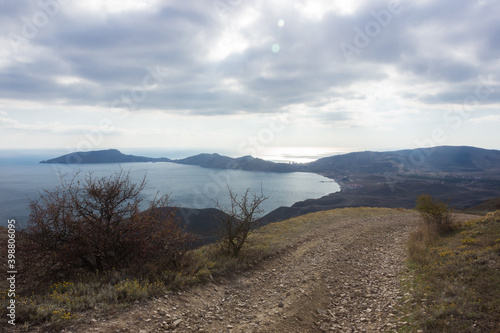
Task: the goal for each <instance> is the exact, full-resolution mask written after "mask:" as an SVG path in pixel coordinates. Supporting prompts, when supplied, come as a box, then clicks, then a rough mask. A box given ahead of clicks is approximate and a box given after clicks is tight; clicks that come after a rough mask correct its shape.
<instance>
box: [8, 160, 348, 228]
mask: <svg viewBox="0 0 500 333" xmlns="http://www.w3.org/2000/svg"><path fill="white" fill-rule="evenodd" d="M54 156H57V154H56V155H54V154H49V155H48V156H47V154H35V153H33V154H31V155H19V154H14V153H11V154H10V155H9V154H6V153H5V152H4V153H3V154H2V153H0V218H1V221H0V225H4V226H5V225H6V224H7V220H8V219H12V218H15V219H16V220H17V221H18V223H20V224H21V225H23V224H24V223H25V222H26V221H27V219H28V217H29V203H30V201H31V200H33V199H36V198H38V197H39V194H40V193H41V192H42V191H43V189H52V188H54V187H55V186H57V185H59V184H60V174H64V175H66V176H65V179H67V180H70V179H71V178H72V177H73V175H74V174H75V173H76V172H78V171H79V172H81V174H83V175H88V173H89V172H92V173H93V174H94V175H95V176H109V175H111V174H113V173H115V172H117V171H119V170H120V168H121V169H123V170H126V171H129V170H130V174H131V177H132V178H133V179H134V180H136V181H140V180H141V179H142V177H144V176H146V178H147V181H148V186H147V188H146V189H145V190H144V191H143V196H144V198H145V199H146V200H148V199H152V198H153V197H154V196H155V194H156V193H158V192H159V193H160V194H169V195H170V197H171V199H172V200H173V202H174V204H175V205H176V206H182V207H189V208H208V207H214V206H215V203H214V201H219V202H220V203H221V204H222V205H227V204H228V203H229V201H228V199H227V189H226V183H227V184H228V185H229V186H230V187H231V188H232V189H233V190H235V191H236V192H237V193H242V192H244V191H245V189H247V188H250V189H251V192H255V193H259V194H260V192H261V190H262V192H263V193H264V195H266V196H268V197H269V199H268V200H266V201H265V202H264V203H263V204H262V208H263V209H264V214H265V213H269V212H271V211H272V210H274V209H276V208H278V207H281V206H291V205H292V204H294V203H295V202H297V201H301V200H305V199H313V198H319V197H322V196H324V195H327V194H329V193H333V192H337V191H339V186H338V185H337V184H336V183H334V182H332V181H331V180H330V179H328V178H325V177H322V176H320V175H316V174H312V173H302V172H296V173H287V174H281V173H270V172H252V171H241V170H219V169H206V168H201V167H197V166H187V165H180V164H174V163H125V164H122V165H118V164H92V165H56V164H38V162H39V161H40V160H43V159H47V158H52V157H54Z"/></svg>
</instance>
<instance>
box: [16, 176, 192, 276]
mask: <svg viewBox="0 0 500 333" xmlns="http://www.w3.org/2000/svg"><path fill="white" fill-rule="evenodd" d="M145 186H146V178H145V177H144V178H143V180H142V181H141V182H140V183H138V184H136V183H133V182H132V180H131V179H130V173H129V172H124V171H123V170H122V171H120V172H118V173H116V174H114V175H112V176H110V177H102V178H97V177H94V176H93V175H92V173H90V174H89V175H88V176H86V177H84V178H83V179H81V177H79V175H78V174H77V175H76V176H75V177H73V179H72V180H71V181H70V182H65V181H64V179H63V177H62V176H61V185H60V186H58V187H56V188H55V189H53V190H45V191H44V193H43V194H42V195H41V196H40V198H39V199H37V200H35V201H33V202H31V214H30V219H29V221H28V226H27V228H26V229H25V230H24V232H23V233H22V235H23V237H22V240H21V243H22V247H23V254H24V261H25V265H24V266H25V271H26V272H27V273H28V278H30V277H31V278H36V279H37V280H38V281H40V280H58V279H61V278H66V277H68V276H75V275H76V274H77V273H79V272H80V273H81V272H93V273H98V272H101V273H102V272H106V271H110V270H121V269H126V268H136V269H137V268H139V270H140V267H142V266H143V265H144V264H153V265H154V266H155V267H157V269H163V268H165V267H168V266H172V265H175V264H176V262H177V261H178V260H179V258H180V256H182V255H183V253H184V252H185V251H186V250H187V249H188V247H189V244H190V236H189V235H188V234H186V233H185V232H184V231H183V230H182V229H181V228H180V227H179V223H178V221H177V219H176V218H175V216H174V213H173V210H171V209H165V208H164V207H167V206H168V205H169V198H168V196H162V197H156V198H155V199H154V200H152V201H151V202H150V203H149V208H148V209H146V210H145V211H141V210H140V205H141V203H142V201H143V199H142V197H141V196H140V194H141V192H142V190H143V189H144V188H145ZM42 282H45V283H47V282H48V281H42Z"/></svg>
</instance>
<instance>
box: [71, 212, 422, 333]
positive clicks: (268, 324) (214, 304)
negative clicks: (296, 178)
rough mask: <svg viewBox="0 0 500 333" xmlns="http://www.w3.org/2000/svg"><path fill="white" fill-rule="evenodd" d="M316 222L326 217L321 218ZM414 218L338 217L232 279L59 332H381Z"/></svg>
mask: <svg viewBox="0 0 500 333" xmlns="http://www.w3.org/2000/svg"><path fill="white" fill-rule="evenodd" d="M322 218H328V214H326V215H324V217H322ZM418 220H419V216H418V215H417V214H416V213H414V212H409V211H407V212H397V211H393V212H392V213H389V214H387V215H384V216H372V217H369V216H367V217H363V218H346V219H345V220H341V221H336V222H335V223H331V224H328V225H327V226H326V227H321V228H316V229H315V230H311V231H310V233H309V234H308V235H305V236H304V237H303V238H302V239H299V240H297V242H296V243H295V244H293V245H292V246H291V247H290V248H289V249H288V250H287V251H284V253H281V254H279V255H276V256H275V257H273V258H270V259H268V260H266V261H265V262H263V263H262V264H260V265H259V266H258V267H257V268H254V269H253V270H250V271H248V272H246V273H242V274H240V275H239V276H237V277H234V278H228V279H223V280H217V281H214V282H212V283H209V284H205V285H203V286H198V287H195V288H192V289H190V290H188V291H185V292H181V293H171V294H167V295H165V297H162V298H160V299H157V300H154V301H151V302H150V303H148V304H145V305H144V304H142V305H137V306H135V307H133V308H132V309H130V310H128V311H127V312H125V313H122V314H120V315H118V316H115V317H113V318H109V319H108V320H106V321H103V319H100V318H97V319H96V318H89V323H88V324H86V325H85V326H84V327H80V328H78V329H68V330H66V332H69V331H71V332H73V333H75V332H144V333H146V332H379V331H380V332H387V331H395V330H396V329H397V328H398V327H401V326H404V325H405V324H406V323H404V322H402V321H401V319H400V318H401V316H400V314H399V313H398V308H397V304H398V300H399V299H400V298H401V297H402V295H401V291H400V276H399V274H400V273H402V272H403V271H404V270H405V264H404V260H405V257H406V241H407V238H408V233H409V231H410V230H411V229H412V228H413V227H414V226H415V225H416V224H417V223H418Z"/></svg>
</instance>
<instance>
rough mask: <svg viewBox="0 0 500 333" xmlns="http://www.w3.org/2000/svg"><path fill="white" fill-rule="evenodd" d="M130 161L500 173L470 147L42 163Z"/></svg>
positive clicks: (493, 156) (110, 153)
mask: <svg viewBox="0 0 500 333" xmlns="http://www.w3.org/2000/svg"><path fill="white" fill-rule="evenodd" d="M128 162H172V163H178V164H186V165H197V166H200V167H203V168H215V169H238V170H249V171H265V172H314V173H323V174H329V175H341V174H387V173H399V174H405V173H419V172H422V173H439V172H447V173H453V172H457V173H469V172H470V173H477V172H500V151H499V150H487V149H482V148H475V147H467V146H458V147H457V146H440V147H434V148H418V149H407V150H398V151H390V152H372V151H365V152H354V153H348V154H343V155H335V156H330V157H325V158H321V159H319V160H317V161H314V162H310V163H304V164H290V163H274V162H270V161H265V160H262V159H260V158H255V157H252V156H243V157H238V158H232V157H228V156H222V155H219V154H199V155H195V156H191V157H187V158H184V159H178V160H171V159H169V158H165V157H162V158H151V157H144V156H134V155H125V154H123V153H121V152H120V151H119V150H117V149H109V150H100V151H90V152H76V153H71V154H66V155H63V156H60V157H57V158H54V159H50V160H46V161H42V162H40V163H61V164H90V163H128Z"/></svg>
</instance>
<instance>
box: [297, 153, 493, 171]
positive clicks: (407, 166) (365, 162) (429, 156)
mask: <svg viewBox="0 0 500 333" xmlns="http://www.w3.org/2000/svg"><path fill="white" fill-rule="evenodd" d="M303 170H304V171H309V172H318V173H335V174H343V173H349V174H384V173H400V174H408V173H437V172H448V173H455V172H456V173H469V172H500V151H498V150H487V149H481V148H475V147H467V146H461V147H455V146H440V147H434V148H419V149H408V150H398V151H390V152H371V151H366V152H355V153H349V154H345V155H336V156H331V157H325V158H321V159H319V160H317V161H314V162H311V163H308V164H306V165H304V169H303Z"/></svg>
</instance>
